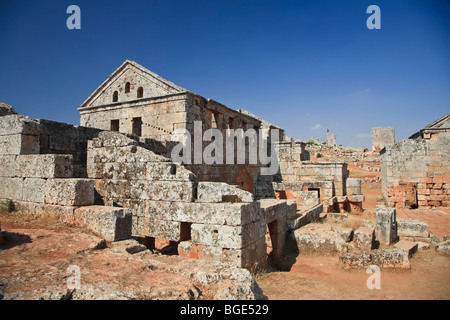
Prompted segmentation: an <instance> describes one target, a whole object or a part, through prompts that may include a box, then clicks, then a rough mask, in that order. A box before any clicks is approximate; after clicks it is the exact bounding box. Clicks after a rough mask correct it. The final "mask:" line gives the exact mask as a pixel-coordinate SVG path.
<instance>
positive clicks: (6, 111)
mask: <svg viewBox="0 0 450 320" xmlns="http://www.w3.org/2000/svg"><path fill="white" fill-rule="evenodd" d="M10 114H17V112H16V110H14V108H13V107H12V106H10V105H9V104H6V103H3V102H0V117H3V116H7V115H10Z"/></svg>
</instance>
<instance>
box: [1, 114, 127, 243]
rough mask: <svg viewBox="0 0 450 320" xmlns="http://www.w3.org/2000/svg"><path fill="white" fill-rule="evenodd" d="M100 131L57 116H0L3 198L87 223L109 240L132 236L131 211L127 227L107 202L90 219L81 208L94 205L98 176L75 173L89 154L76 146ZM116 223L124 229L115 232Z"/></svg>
mask: <svg viewBox="0 0 450 320" xmlns="http://www.w3.org/2000/svg"><path fill="white" fill-rule="evenodd" d="M97 134H98V130H93V129H90V128H81V127H74V126H72V125H69V124H63V123H57V122H53V121H47V120H32V119H30V118H28V117H24V116H19V115H15V114H8V115H5V116H0V141H1V143H0V168H1V170H0V199H8V201H9V200H12V203H13V206H14V209H15V210H17V211H20V212H23V213H27V214H31V215H35V216H43V215H46V216H53V217H54V218H56V219H58V220H60V221H63V222H66V223H71V224H76V225H83V226H85V227H87V228H89V229H91V230H92V231H94V232H96V233H98V234H100V235H101V236H104V237H105V239H108V240H111V241H113V240H118V239H119V238H127V237H130V236H131V219H130V218H131V215H130V214H128V215H127V214H126V213H122V214H123V216H124V219H125V220H126V219H128V224H129V228H128V229H129V230H128V231H127V228H126V224H125V225H124V223H123V222H124V221H118V220H117V217H116V212H115V210H114V209H112V210H111V209H109V208H108V207H104V209H103V213H102V214H100V215H97V214H95V213H98V211H95V212H94V213H93V214H91V215H90V216H89V218H87V219H86V218H83V215H82V212H80V211H79V208H80V207H83V206H90V205H92V204H94V180H90V179H80V178H77V177H76V176H77V175H78V176H79V175H83V173H84V175H86V159H83V158H82V156H80V155H83V154H84V155H85V156H84V157H86V148H84V149H78V148H83V146H85V145H86V144H87V142H86V140H87V139H88V138H91V137H92V136H96V135H97ZM64 152H67V154H65V153H64ZM71 152H72V153H73V154H69V153H71ZM74 157H78V159H77V160H76V161H74ZM105 210H106V211H107V212H105ZM108 210H109V211H108ZM118 226H122V227H121V230H122V232H121V233H120V234H115V233H114V230H115V229H116V228H117V227H118Z"/></svg>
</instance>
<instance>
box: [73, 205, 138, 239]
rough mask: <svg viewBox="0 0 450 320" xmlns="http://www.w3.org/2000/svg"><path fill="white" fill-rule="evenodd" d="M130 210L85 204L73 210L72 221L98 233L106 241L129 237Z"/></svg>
mask: <svg viewBox="0 0 450 320" xmlns="http://www.w3.org/2000/svg"><path fill="white" fill-rule="evenodd" d="M131 219H132V216H131V211H130V210H129V209H125V208H118V207H104V206H87V207H80V208H78V209H76V210H75V212H74V217H73V221H72V223H75V224H78V225H82V226H85V227H87V228H88V229H90V230H91V231H93V232H94V233H97V234H99V235H100V236H101V237H103V238H104V239H105V240H106V241H118V240H126V239H128V238H130V237H131Z"/></svg>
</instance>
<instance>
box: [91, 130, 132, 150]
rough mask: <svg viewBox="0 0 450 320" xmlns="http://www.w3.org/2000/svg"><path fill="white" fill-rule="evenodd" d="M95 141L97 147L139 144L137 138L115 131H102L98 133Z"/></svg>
mask: <svg viewBox="0 0 450 320" xmlns="http://www.w3.org/2000/svg"><path fill="white" fill-rule="evenodd" d="M93 141H94V142H93V144H94V146H95V147H124V146H131V145H135V146H137V145H138V142H137V141H136V140H134V139H131V138H129V137H127V136H126V135H124V134H121V133H119V132H113V131H102V132H100V133H99V134H98V137H97V138H95V139H93Z"/></svg>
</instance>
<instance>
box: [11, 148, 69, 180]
mask: <svg viewBox="0 0 450 320" xmlns="http://www.w3.org/2000/svg"><path fill="white" fill-rule="evenodd" d="M16 161H17V164H16V170H15V173H16V175H17V176H19V177H25V178H72V177H73V156H72V155H62V154H39V155H18V156H17V158H16Z"/></svg>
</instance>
